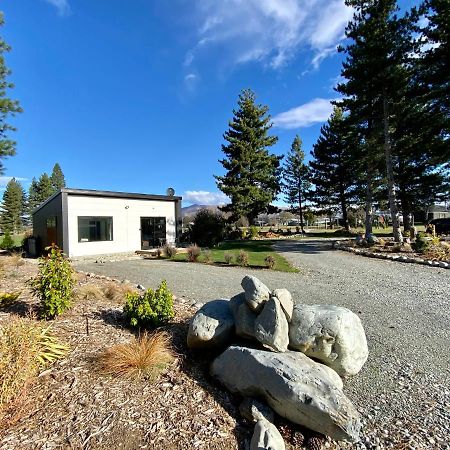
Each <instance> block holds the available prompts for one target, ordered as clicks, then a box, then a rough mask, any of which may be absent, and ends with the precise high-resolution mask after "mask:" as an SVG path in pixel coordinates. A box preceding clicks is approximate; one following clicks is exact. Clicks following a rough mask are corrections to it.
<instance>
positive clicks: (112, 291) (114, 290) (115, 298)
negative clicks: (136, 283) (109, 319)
mask: <svg viewBox="0 0 450 450" xmlns="http://www.w3.org/2000/svg"><path fill="white" fill-rule="evenodd" d="M130 293H136V290H135V289H133V288H132V287H131V286H130V285H127V284H118V283H113V282H112V281H111V282H110V283H108V284H107V285H106V286H105V287H104V288H103V294H104V296H105V297H106V298H107V299H108V300H111V301H112V302H114V303H120V304H123V301H124V300H125V298H126V295H127V294H130Z"/></svg>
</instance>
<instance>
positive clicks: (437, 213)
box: [426, 205, 450, 222]
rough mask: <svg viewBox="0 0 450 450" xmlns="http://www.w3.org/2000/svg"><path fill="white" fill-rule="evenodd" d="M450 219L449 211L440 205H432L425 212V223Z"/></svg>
mask: <svg viewBox="0 0 450 450" xmlns="http://www.w3.org/2000/svg"><path fill="white" fill-rule="evenodd" d="M447 217H450V210H449V209H448V208H446V207H445V206H442V205H432V206H430V207H429V208H428V209H427V211H426V222H429V221H430V220H433V219H446V218H447Z"/></svg>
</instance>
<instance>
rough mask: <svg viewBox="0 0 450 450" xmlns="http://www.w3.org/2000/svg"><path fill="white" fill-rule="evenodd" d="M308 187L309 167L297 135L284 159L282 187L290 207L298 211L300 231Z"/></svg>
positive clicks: (309, 185) (302, 226)
mask: <svg viewBox="0 0 450 450" xmlns="http://www.w3.org/2000/svg"><path fill="white" fill-rule="evenodd" d="M310 187H311V182H310V181H309V168H308V166H307V165H306V164H305V153H304V151H303V150H302V141H301V139H300V137H299V136H298V135H297V136H295V138H294V141H293V142H292V146H291V149H290V151H289V153H288V154H287V157H286V159H285V160H284V166H283V184H282V188H283V191H284V193H285V195H286V201H287V202H288V203H289V205H291V209H292V210H293V211H296V212H297V213H298V216H299V220H300V227H301V230H302V233H304V232H305V230H304V224H303V207H304V205H305V198H306V193H307V192H308V190H309V188H310Z"/></svg>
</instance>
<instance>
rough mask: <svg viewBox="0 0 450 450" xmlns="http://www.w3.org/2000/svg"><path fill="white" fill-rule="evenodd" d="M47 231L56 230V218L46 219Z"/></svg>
mask: <svg viewBox="0 0 450 450" xmlns="http://www.w3.org/2000/svg"><path fill="white" fill-rule="evenodd" d="M46 222H47V229H48V228H56V217H47V221H46Z"/></svg>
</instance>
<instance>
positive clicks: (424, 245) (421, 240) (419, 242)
mask: <svg viewBox="0 0 450 450" xmlns="http://www.w3.org/2000/svg"><path fill="white" fill-rule="evenodd" d="M411 247H412V248H413V249H414V251H416V252H417V253H423V252H425V251H427V250H428V248H429V247H430V242H429V241H428V240H427V239H426V238H425V237H424V236H423V235H422V234H419V235H418V236H417V238H416V242H413V243H412V244H411Z"/></svg>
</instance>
